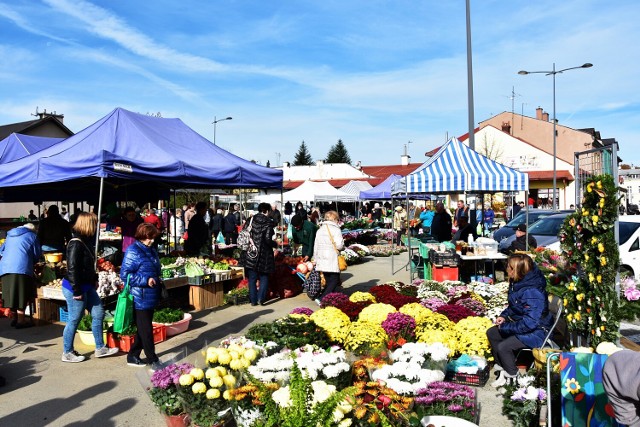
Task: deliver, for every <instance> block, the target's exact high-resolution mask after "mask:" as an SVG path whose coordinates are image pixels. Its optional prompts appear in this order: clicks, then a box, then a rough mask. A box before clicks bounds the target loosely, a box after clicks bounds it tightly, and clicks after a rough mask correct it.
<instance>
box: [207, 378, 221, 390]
mask: <svg viewBox="0 0 640 427" xmlns="http://www.w3.org/2000/svg"><path fill="white" fill-rule="evenodd" d="M222 384H224V381H223V380H222V377H218V376H216V377H212V378H211V379H209V385H210V386H211V387H213V388H218V387H222Z"/></svg>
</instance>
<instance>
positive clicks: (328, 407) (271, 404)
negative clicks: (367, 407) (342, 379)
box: [243, 362, 352, 427]
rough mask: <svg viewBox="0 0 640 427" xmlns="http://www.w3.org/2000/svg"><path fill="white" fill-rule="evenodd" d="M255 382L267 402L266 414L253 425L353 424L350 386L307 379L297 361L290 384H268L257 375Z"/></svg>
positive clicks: (265, 406) (294, 426) (288, 426)
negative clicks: (350, 416)
mask: <svg viewBox="0 0 640 427" xmlns="http://www.w3.org/2000/svg"><path fill="white" fill-rule="evenodd" d="M250 380H251V384H252V385H254V386H255V387H256V388H257V389H258V390H259V396H260V400H261V402H264V410H263V411H262V412H263V415H262V416H261V417H260V418H258V419H255V420H254V422H253V424H243V425H251V426H253V427H303V426H315V425H337V426H340V427H342V426H345V427H346V426H349V425H351V420H350V419H349V418H346V415H347V414H349V413H350V412H351V409H352V406H351V405H350V404H349V403H347V401H346V400H345V397H346V396H347V394H348V393H350V391H351V390H350V389H346V390H343V391H341V392H338V391H336V388H335V386H332V385H329V384H327V383H325V382H324V381H312V380H311V379H310V378H305V377H304V376H303V375H302V373H301V371H300V369H299V368H298V366H297V364H296V363H295V362H294V364H293V366H292V369H291V377H290V382H289V385H287V386H286V387H281V388H278V389H277V390H275V391H274V390H273V388H269V387H267V386H266V385H265V384H263V383H262V382H260V381H258V380H257V379H255V378H251V377H250Z"/></svg>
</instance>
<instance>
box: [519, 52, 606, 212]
mask: <svg viewBox="0 0 640 427" xmlns="http://www.w3.org/2000/svg"><path fill="white" fill-rule="evenodd" d="M591 67H593V64H591V63H589V62H587V63H585V64H582V65H580V66H578V67H569V68H563V69H562V70H556V63H555V62H554V63H553V69H552V70H551V71H524V70H521V71H518V74H520V75H523V76H524V75H527V74H544V75H545V76H553V199H552V200H551V208H552V209H553V210H555V209H556V195H557V194H556V193H557V191H558V187H557V184H556V175H557V167H556V157H557V156H556V145H557V141H556V139H557V132H556V124H557V122H558V120H557V119H556V74H560V73H563V72H565V71H569V70H576V69H578V68H591ZM558 206H560V203H559V202H558Z"/></svg>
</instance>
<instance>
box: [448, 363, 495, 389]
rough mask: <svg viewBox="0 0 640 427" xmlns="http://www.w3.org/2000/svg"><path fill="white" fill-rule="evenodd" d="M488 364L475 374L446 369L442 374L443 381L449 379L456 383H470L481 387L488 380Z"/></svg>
mask: <svg viewBox="0 0 640 427" xmlns="http://www.w3.org/2000/svg"><path fill="white" fill-rule="evenodd" d="M489 371H490V370H489V365H487V366H485V368H484V369H483V370H481V371H478V373H477V374H465V373H462V372H454V371H447V373H446V374H445V376H444V380H445V381H450V382H452V383H456V384H464V385H471V386H476V387H483V386H484V385H485V384H486V383H487V381H488V380H489Z"/></svg>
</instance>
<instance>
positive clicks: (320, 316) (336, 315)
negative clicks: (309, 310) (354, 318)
mask: <svg viewBox="0 0 640 427" xmlns="http://www.w3.org/2000/svg"><path fill="white" fill-rule="evenodd" d="M311 320H312V321H313V322H314V323H315V324H316V325H318V326H320V327H321V328H322V329H324V330H325V331H327V335H328V336H329V338H330V339H331V340H332V341H335V342H337V343H343V341H344V338H345V336H346V333H347V330H348V329H349V325H350V324H351V320H349V316H347V315H346V314H344V312H343V311H342V310H340V309H339V308H336V307H325V308H322V309H320V310H317V311H315V312H314V313H313V314H312V315H311Z"/></svg>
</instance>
